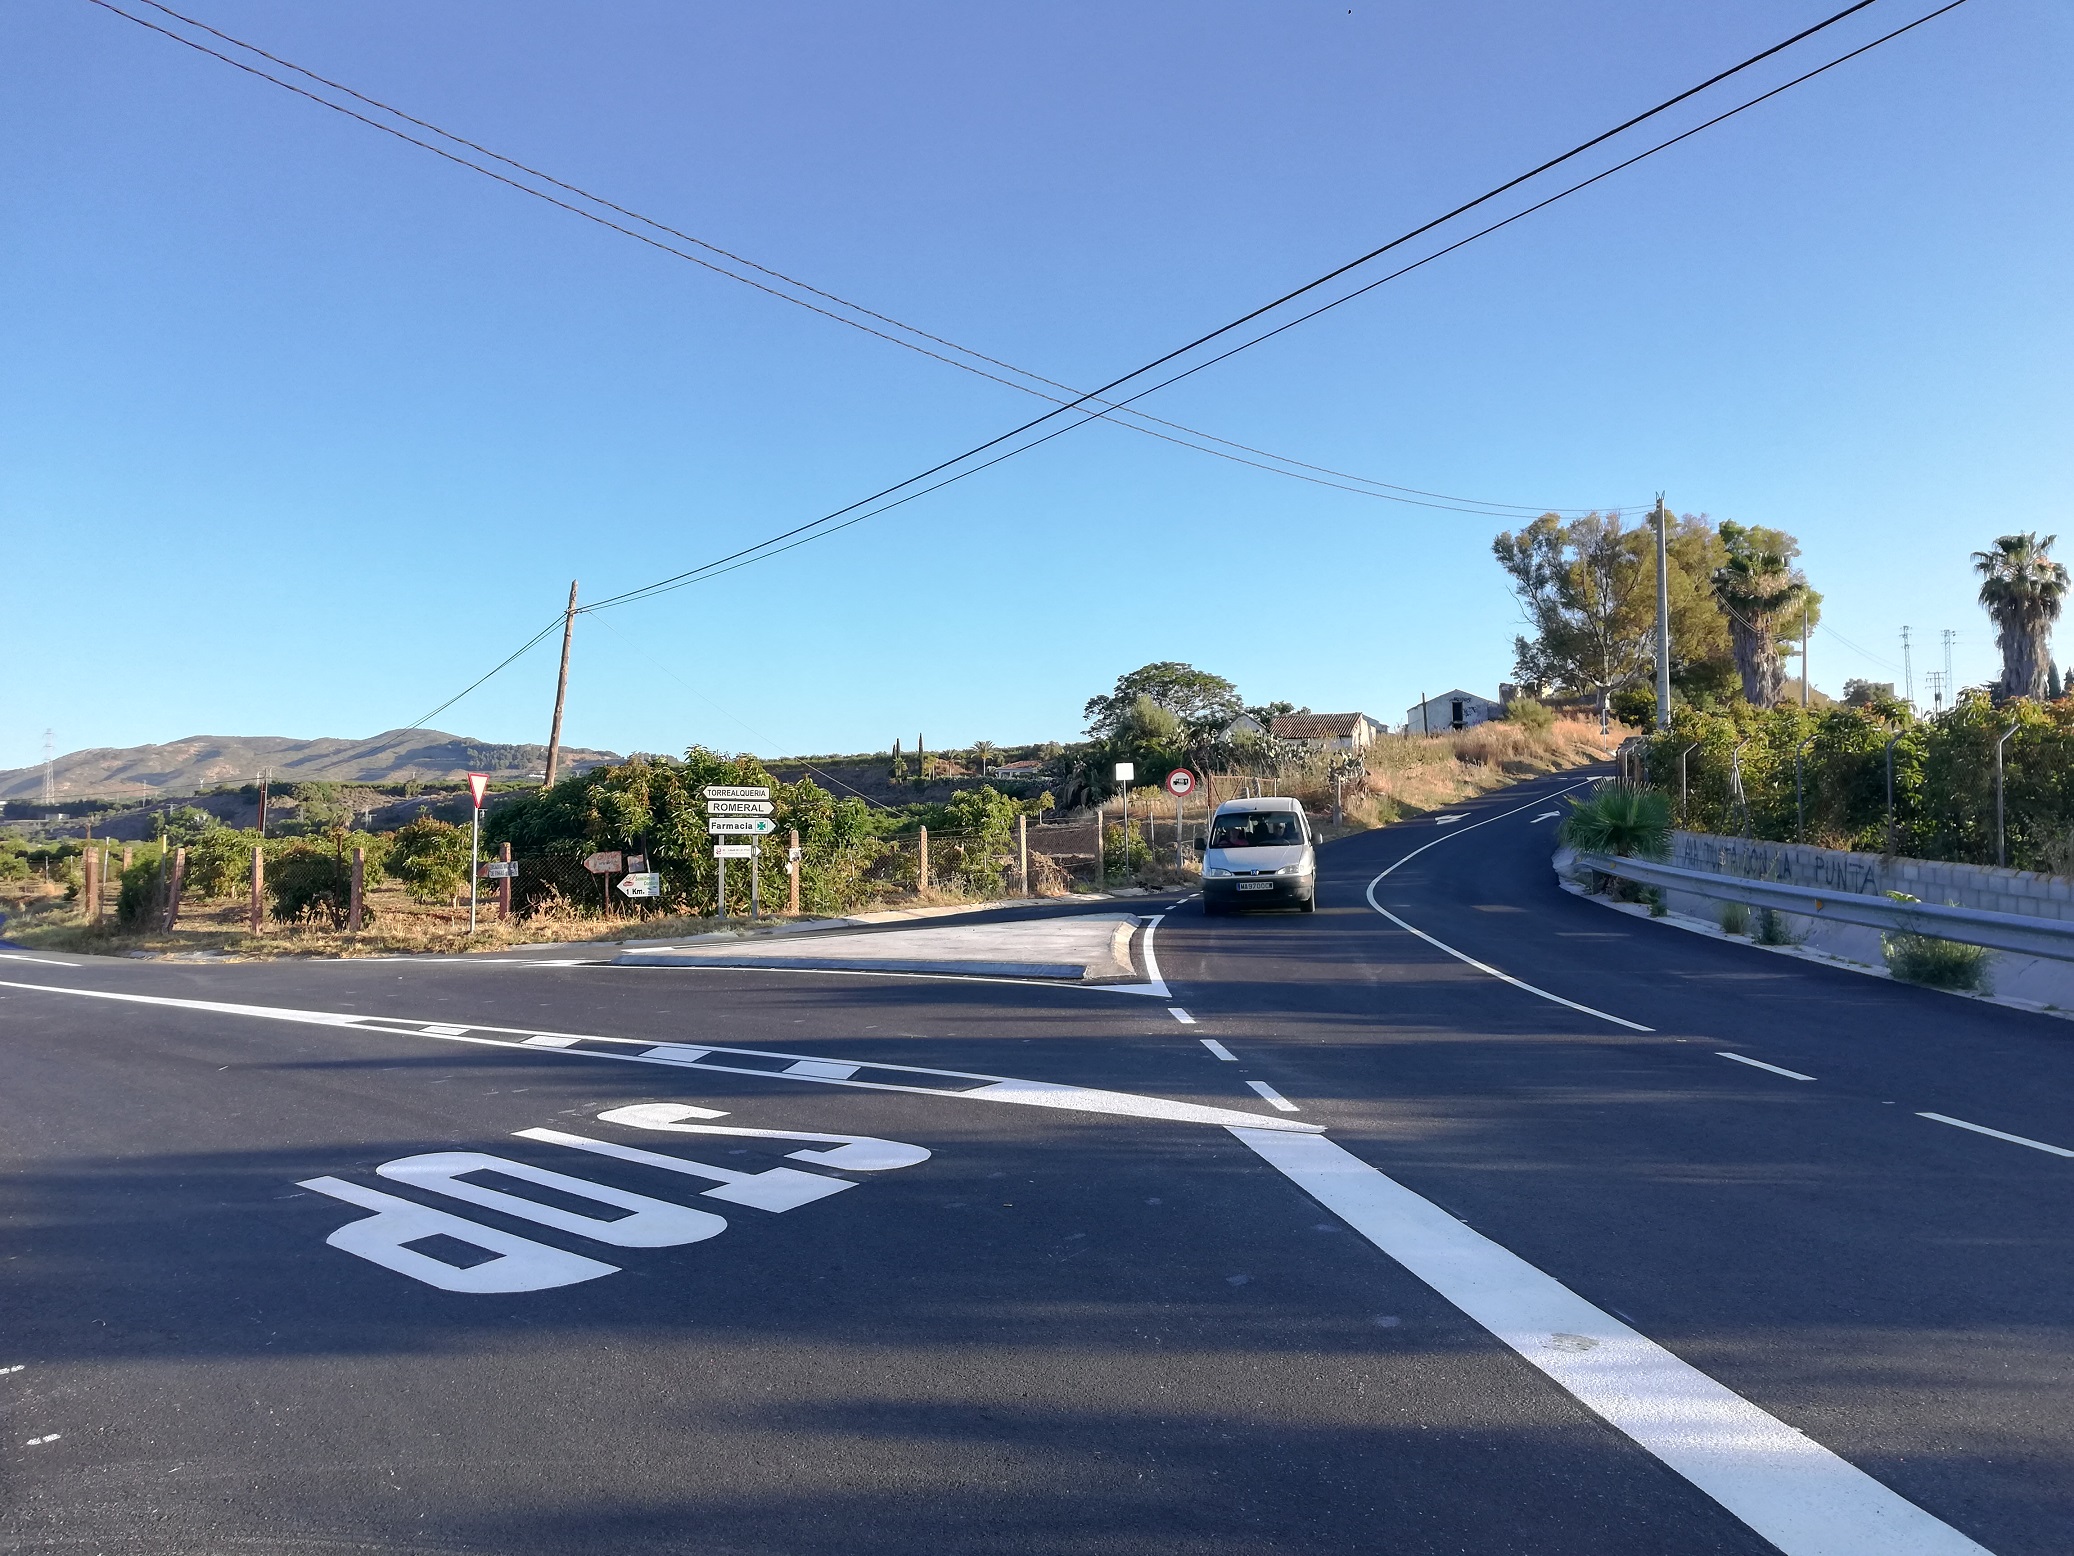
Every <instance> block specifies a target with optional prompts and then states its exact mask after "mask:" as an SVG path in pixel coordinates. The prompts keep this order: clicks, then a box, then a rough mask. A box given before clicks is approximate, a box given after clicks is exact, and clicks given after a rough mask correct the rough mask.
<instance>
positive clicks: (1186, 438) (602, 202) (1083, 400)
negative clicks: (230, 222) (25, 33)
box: [92, 0, 1872, 518]
mask: <svg viewBox="0 0 2074 1556" xmlns="http://www.w3.org/2000/svg"><path fill="white" fill-rule="evenodd" d="M92 3H93V4H95V5H98V6H100V7H101V8H102V9H103V10H106V11H111V12H113V13H114V14H116V15H118V16H121V17H123V18H124V19H125V20H127V21H131V22H134V23H136V24H137V25H138V26H140V27H143V28H146V29H148V30H149V31H152V32H155V33H158V34H159V35H160V36H162V37H166V38H170V39H172V40H173V41H174V42H176V43H181V44H184V45H186V46H187V47H188V48H190V49H193V50H194V51H196V52H197V53H200V54H206V55H208V56H209V57H210V58H211V59H214V60H218V61H220V62H221V63H223V64H226V65H229V66H231V67H232V68H233V69H236V70H240V71H243V72H244V73H245V74H247V75H251V76H256V77H258V78H259V79H260V80H263V81H267V82H270V83H272V84H273V85H275V86H278V87H280V88H281V89H283V90H284V91H287V92H292V93H294V94H295V95H296V96H298V97H302V98H305V99H307V100H309V101H310V102H313V103H316V104H318V105H319V106H320V107H325V108H329V109H331V110H333V111H334V112H336V113H340V114H343V115H345V116H346V117H347V118H350V119H353V120H355V121H357V122H359V123H361V124H364V125H366V126H367V127H368V128H370V129H374V130H379V131H381V132H382V133H383V134H385V135H390V136H393V137H395V138H396V139H398V140H401V141H403V142H405V143H406V144H408V145H412V146H416V147H418V148H419V149H420V150H422V151H429V152H431V153H432V154H433V155H434V156H437V157H440V158H442V159H444V160H445V161H448V162H451V163H453V164H454V165H456V166H458V167H463V168H467V169H468V170H469V171H471V172H474V173H478V174H481V175H482V176H484V177H486V178H489V179H492V180H494V181H495V182H497V183H500V184H504V185H506V186H507V187H509V188H512V189H516V190H518V191H519V192H520V193H522V194H529V195H532V196H533V197H534V198H536V199H539V200H542V201H544V202H546V203H547V204H549V205H552V206H554V207H556V208H557V209H559V210H562V211H565V212H567V213H569V214H570V215H573V216H578V217H581V218H583V219H584V220H586V221H590V222H595V223H596V224H597V225H599V226H601V227H605V228H607V229H609V230H610V231H613V232H617V233H619V234H620V235H621V236H623V237H629V238H632V239H634V240H635V241H636V242H639V243H643V244H646V245H647V246H648V247H650V248H653V249H658V250H660V251H661V252H663V253H666V254H669V255H672V256H673V257H675V258H678V259H682V260H686V261H688V262H689V263H691V264H694V265H697V266H699V267H700V268H702V269H705V270H708V271H710V272H712V273H713V274H715V275H719V276H724V277H726V278H727V279H728V280H730V281H735V282H739V283H740V284H742V285H744V286H748V287H752V288H754V289H755V290H757V291H759V292H762V293H764V294H765V295H767V296H770V297H774V298H776V299H777V300H779V301H780V302H787V303H791V304H793V305H794V306H796V307H800V308H804V309H806V310H807V311H809V312H811V313H816V314H819V315H820V316H821V317H823V318H826V319H830V320H832V321H834V322H835V323H837V324H842V325H845V326H847V327H849V328H851V329H855V330H860V331H862V332H863V333H864V334H867V335H871V336H874V337H876V338H877V339H880V340H883V341H886V342H887V343H889V344H891V345H895V346H899V347H901V348H902V349H904V350H908V351H913V352H916V353H918V354H919V355H922V356H925V357H928V358H930V359H931V360H933V361H937V362H941V363H943V364H944V365H945V366H947V367H953V368H956V369H958V370H959V371H961V372H966V373H971V374H974V375H975V376H977V377H980V378H984V379H986V380H987V381H989V382H990V383H996V384H1000V385H1002V386H1003V387H1004V388H1008V389H1013V390H1016V391H1017V392H1018V393H1022V394H1028V395H1033V396H1035V397H1037V398H1038V399H1042V400H1047V401H1049V402H1051V403H1052V404H1053V405H1055V406H1058V407H1061V408H1077V407H1079V406H1080V405H1083V404H1088V403H1093V404H1096V405H1098V406H1102V410H1101V411H1100V412H1099V413H1098V414H1100V415H1101V416H1102V418H1103V419H1107V420H1111V421H1112V422H1113V424H1114V425H1117V426H1121V427H1125V428H1127V429H1128V430H1130V431H1132V432H1137V433H1141V434H1143V435H1145V436H1148V437H1155V438H1159V439H1161V440H1162V441H1164V442H1168V443H1175V444H1178V445H1180V446H1181V447H1183V448H1188V449H1193V450H1194V451H1195V452H1197V453H1202V454H1209V455H1212V456H1213V457H1216V458H1220V459H1226V460H1231V461H1232V462H1234V463H1237V464H1242V465H1247V466H1250V467H1251V468H1253V469H1256V470H1263V471H1266V472H1267V473H1269V474H1271V475H1279V476H1284V477H1287V478H1289V479H1292V480H1298V481H1305V482H1308V483H1310V484H1312V485H1318V486H1327V487H1332V488H1334V489H1336V490H1339V491H1347V492H1353V493H1355V494H1357V495H1360V496H1365V497H1374V498H1379V499H1381V500H1383V501H1386V502H1399V503H1405V504H1408V505H1409V506H1412V507H1421V508H1438V509H1442V510H1444V511H1457V512H1462V513H1468V514H1474V515H1476V516H1478V517H1483V518H1506V517H1511V516H1514V515H1519V514H1526V515H1533V514H1540V513H1558V514H1562V515H1565V516H1569V515H1574V514H1578V513H1583V512H1586V511H1591V510H1586V509H1583V508H1566V507H1554V506H1549V505H1546V504H1534V503H1507V502H1498V501H1494V500H1490V499H1484V498H1473V497H1459V496H1455V495H1453V494H1451V493H1446V492H1433V491H1426V490H1424V489H1422V488H1419V487H1411V486H1402V485H1398V484H1396V483H1394V482H1389V481H1382V480H1378V479H1376V478H1375V477H1372V476H1364V475H1358V474H1354V473H1352V472H1349V471H1344V470H1336V469H1333V468H1332V467H1330V466H1327V465H1319V464H1314V463H1311V462H1310V461H1307V460H1301V459H1296V458H1294V457H1292V456H1290V455H1286V454H1277V453H1275V452H1273V451H1272V450H1269V449H1262V448H1256V447H1254V446H1253V445H1251V444H1247V443H1240V442H1237V441H1235V440H1233V439H1230V438H1224V437H1219V436H1218V435H1217V434H1215V433H1211V432H1204V431H1202V430H1201V429H1200V428H1196V427H1189V426H1185V425H1183V424H1182V423H1180V422H1174V421H1167V420H1165V419H1163V418H1161V417H1158V416H1154V415H1152V414H1150V413H1149V412H1146V411H1140V410H1130V411H1128V412H1127V413H1126V414H1127V417H1128V419H1116V418H1113V417H1110V416H1109V415H1108V412H1109V411H1111V410H1118V409H1122V407H1119V406H1111V405H1107V404H1105V403H1104V402H1102V401H1101V400H1100V399H1099V398H1098V393H1099V392H1097V394H1089V393H1085V392H1083V391H1081V390H1079V389H1076V388H1074V387H1073V386H1072V385H1070V384H1063V383H1060V382H1059V381H1058V380H1056V379H1053V378H1047V377H1045V376H1044V375H1043V374H1041V373H1037V372H1033V371H1032V370H1030V369H1029V368H1024V367H1017V366H1016V365H1015V364H1014V363H1011V362H1005V361H1003V360H1001V359H1000V358H999V357H994V356H989V355H988V354H987V353H985V352H983V351H977V350H975V349H973V348H972V347H970V346H964V345H960V344H959V343H958V342H956V341H953V340H949V339H946V338H945V337H944V336H941V335H936V334H932V333H931V332H930V331H928V330H925V329H922V328H920V327H918V326H916V325H912V324H907V323H905V322H903V321H901V320H899V319H896V318H893V317H892V316H891V315H889V314H885V313H881V312H879V311H877V310H875V309H872V308H867V307H865V306H864V305H863V304H862V303H855V302H851V301H850V300H849V299H847V298H845V297H841V296H838V295H837V294H836V293H833V292H829V291H826V290H824V289H822V288H820V287H817V286H813V285H811V284H810V283H808V282H805V281H802V280H800V279H798V278H797V277H796V276H790V275H787V274H786V273H785V272H783V271H781V270H774V269H772V268H771V267H769V266H768V265H762V264H759V263H757V262H756V261H755V260H752V259H748V258H745V257H744V256H742V255H740V254H737V253H734V252H733V251H732V250H729V249H725V248H722V247H720V246H719V245H718V244H715V243H710V242H708V241H707V240H706V239H704V238H700V237H697V236H696V235H694V234H692V233H688V232H685V231H683V230H681V229H679V228H677V227H673V226H670V225H669V224H668V223H667V222H661V221H657V220H656V219H655V218H653V217H650V216H644V215H643V214H641V213H640V212H639V211H635V210H632V209H630V208H629V207H627V206H624V205H620V204H618V203H617V202H615V201H612V200H608V199H606V198H605V197H604V196H603V195H597V194H592V193H591V192H590V191H589V190H587V189H584V188H582V187H581V186H579V185H576V184H572V183H569V182H567V181H566V180H563V179H560V178H556V177H555V176H554V175H553V174H551V173H546V172H543V171H542V170H540V169H539V168H536V167H532V166H530V165H528V164H527V163H524V162H521V161H519V160H517V159H516V158H513V157H508V156H505V155H504V154H503V153H502V152H498V151H493V150H491V149H490V148H489V147H487V146H484V145H482V144H481V143H479V142H477V141H473V140H470V139H469V138H468V137H466V136H464V135H457V134H455V133H454V132H453V131H451V130H447V129H443V128H441V127H440V126H439V125H436V124H434V123H432V122H431V121H430V120H427V119H421V118H419V117H417V116H416V115H414V114H411V113H407V112H405V111H404V110H403V109H401V108H397V107H394V106H392V105H391V104H389V103H385V102H383V101H382V100H381V99H379V98H376V97H370V96H368V95H367V94H366V93H364V92H361V91H358V90H356V89H354V88H353V87H350V86H347V85H345V84H344V83H343V82H339V81H334V80H332V79H331V78H330V77H328V76H323V75H319V74H318V73H317V72H316V71H313V70H310V69H308V68H306V67H305V66H302V65H298V64H296V63H295V62H294V61H293V60H288V59H283V58H282V57H281V56H280V55H277V54H273V53H270V52H268V51H267V50H265V49H263V48H261V47H259V45H257V44H255V43H248V42H246V41H245V40H244V39H242V38H238V37H234V36H233V35H232V34H230V33H227V32H224V31H222V30H221V29H219V28H216V27H212V26H210V25H209V24H208V23H207V22H204V21H200V20H198V19H196V18H195V17H191V16H188V15H185V14H184V13H182V12H179V11H176V10H174V9H173V8H172V7H171V6H168V5H164V4H161V3H160V0H136V3H138V4H143V5H148V6H150V7H151V8H152V9H153V10H155V11H158V12H160V13H161V14H163V15H165V16H168V17H171V18H173V19H174V20H175V21H177V22H180V23H181V24H182V25H184V26H188V27H192V28H194V29H195V30H196V31H198V32H203V33H206V34H208V35H209V36H211V37H213V38H217V39H220V40H221V41H222V42H224V43H227V44H229V45H231V46H232V47H234V48H238V49H243V50H245V51H246V52H248V53H250V54H252V55H254V56H255V57H257V58H259V59H264V60H267V61H269V62H271V63H272V64H275V65H278V66H280V67H281V68H282V69H283V70H289V71H293V72H295V73H296V74H297V75H299V76H302V77H303V78H305V79H306V80H309V81H313V82H315V83H317V84H318V85H320V86H322V87H324V88H326V89H327V90H330V91H334V92H339V93H342V94H344V95H345V96H347V97H349V98H351V99H353V100H354V101H355V102H359V103H364V104H366V105H367V106H368V107H370V108H373V109H376V110H377V111H379V112H381V113H385V114H388V115H391V116H392V117H394V118H396V119H399V120H401V121H402V122H404V123H405V124H410V125H414V126H416V127H417V128H418V129H421V130H424V131H425V132H427V133H428V134H431V135H436V136H438V137H439V138H440V139H442V140H445V141H449V142H451V143H452V144H453V145H456V146H462V147H466V148H467V149H468V150H469V151H472V152H474V153H476V154H477V155H479V156H483V157H487V158H489V159H490V160H491V161H493V162H497V163H500V164H502V165H503V166H505V167H507V168H511V169H512V170H514V171H515V172H518V173H521V174H523V175H525V177H527V178H533V179H538V180H539V181H540V182H541V183H543V184H546V185H548V186H550V187H551V188H553V189H558V190H561V191H562V192H563V193H564V194H567V195H570V196H573V197H574V198H576V199H578V200H583V201H587V202H589V203H590V204H591V205H595V206H597V207H599V208H600V209H601V210H605V211H610V212H613V213H614V214H615V215H616V216H620V217H624V218H626V219H627V220H628V221H632V222H637V223H639V224H640V225H641V226H643V227H646V228H649V229H651V230H652V231H653V232H659V233H663V234H666V235H667V236H668V237H670V238H673V239H676V240H678V241H679V242H683V243H689V244H692V245H694V246H695V247H697V248H700V249H703V250H705V251H706V253H708V254H713V255H717V256H719V257H720V258H721V259H724V260H726V261H728V262H730V263H732V264H736V265H740V266H743V267H744V268H746V269H748V270H752V271H754V272H756V273H757V274H758V275H762V276H767V277H769V278H770V279H771V280H773V281H777V282H782V283H783V284H784V285H785V286H789V287H793V288H796V289H797V290H798V291H800V292H804V293H807V294H808V295H809V296H812V297H818V298H820V299H822V300H823V301H824V302H828V303H832V304H834V305H836V307H839V308H844V309H848V310H850V312H851V313H854V314H857V315H860V316H862V318H864V319H872V320H876V321H877V322H878V323H879V324H883V325H886V326H888V327H890V328H891V329H894V330H899V331H902V332H904V333H905V334H907V335H911V336H914V337H915V338H916V340H923V341H928V342H930V343H931V344H932V345H935V346H941V347H943V348H945V349H946V350H948V351H954V352H957V353H959V355H960V356H963V357H969V358H971V359H972V361H960V360H958V359H957V358H955V357H950V356H946V355H944V354H943V352H941V351H935V350H931V349H929V347H928V346H922V345H917V344H916V341H915V340H907V339H902V338H901V337H900V336H897V335H892V334H888V333H887V331H886V330H884V329H879V328H876V327H874V326H873V325H871V324H865V323H863V322H861V321H860V319H859V318H852V317H848V316H846V315H845V314H841V313H837V312H834V311H832V310H831V309H829V308H825V307H822V306H820V305H819V304H816V303H813V302H809V301H807V300H806V299H805V298H802V297H798V296H794V295H792V294H791V293H788V292H785V291H782V290H780V289H779V288H778V287H775V286H770V285H766V284H765V283H764V282H761V281H758V280H755V279H754V278H752V277H750V276H745V275H741V274H738V273H737V272H735V271H733V270H730V269H728V268H727V265H724V264H717V263H715V262H714V261H712V260H710V259H705V258H702V257H701V256H699V255H697V254H690V253H686V252H685V251H684V250H683V249H680V248H678V247H676V246H675V245H674V244H672V243H668V242H663V241H660V240H658V239H656V238H654V237H651V236H649V235H648V234H647V233H643V232H636V231H634V230H633V229H631V228H629V227H627V226H625V225H623V224H622V223H621V222H619V221H615V220H613V219H611V218H609V217H605V216H601V215H599V214H598V212H597V211H593V210H587V209H584V208H583V207H581V206H577V205H572V204H571V203H569V201H567V200H563V199H559V198H557V197H555V196H554V195H550V194H548V193H546V192H545V191H543V190H540V189H537V188H534V187H532V186H531V185H529V184H526V183H523V182H521V181H520V180H519V179H515V178H512V177H509V176H507V175H506V174H503V173H500V172H498V171H497V170H496V169H495V168H488V167H484V166H482V165H481V164H480V163H477V162H474V161H471V160H470V159H469V158H467V157H465V156H460V155H457V154H456V153H454V152H452V151H449V150H447V149H445V148H444V147H440V146H435V145H432V144H431V143H430V142H428V141H425V140H422V139H420V138H419V137H417V136H415V135H411V134H408V133H406V132H405V131H402V130H399V129H397V128H396V127H395V126H394V125H391V124H384V123H382V122H380V121H379V120H376V119H372V118H369V117H368V116H367V115H366V114H363V113H359V112H356V111H355V110H353V109H351V108H348V107H346V106H344V105H343V104H340V103H336V102H332V101H330V100H329V99H327V98H325V97H323V96H321V95H319V94H318V93H316V92H312V91H310V90H308V89H307V88H305V87H301V86H298V85H296V84H295V83H294V82H292V81H284V80H282V79H281V78H280V77H279V76H276V75H273V74H271V73H270V72H268V71H265V70H262V69H259V68H258V67H257V66H254V65H251V64H248V63H246V62H245V61H243V60H239V59H234V58H232V57H231V56H229V55H227V54H224V53H222V52H220V51H218V50H216V49H212V48H210V47H208V46H207V45H206V44H203V43H199V42H197V41H195V40H194V39H192V38H187V37H182V36H181V35H180V34H179V33H177V32H174V31H172V30H171V29H169V28H166V27H161V26H160V25H159V24H158V23H156V22H153V21H150V20H147V19H146V18H144V17H141V16H137V15H135V14H133V13H131V12H129V11H126V10H124V9H123V8H122V7H121V6H119V5H116V4H113V3H112V0H92ZM1863 3H1865V4H1871V3H1872V0H1863ZM975 362H981V363H986V364H988V366H989V367H994V368H999V369H1001V370H1002V371H1003V372H1007V373H1013V374H1016V375H1017V376H1018V377H1019V378H1021V379H1027V380H1029V382H1017V381H1016V380H1014V379H1009V378H1004V377H1002V376H1001V374H1000V373H995V372H990V371H988V370H987V368H984V367H976V366H974V365H973V364H974V363H975ZM1037 385H1041V386H1043V387H1034V386H1037ZM1054 391H1055V392H1054ZM1060 395H1064V396H1066V398H1064V399H1061V398H1060ZM1160 428H1166V429H1168V430H1167V431H1165V432H1162V431H1160V430H1158V429H1160ZM1206 445H1216V446H1214V447H1211V446H1206ZM1226 450H1234V451H1236V452H1226ZM1245 455H1253V456H1255V457H1254V458H1250V459H1249V458H1245V457H1243V456H1245ZM1261 461H1269V463H1262V462H1261ZM1348 482H1353V483H1357V484H1355V485H1347V484H1345V483H1348Z"/></svg>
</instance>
